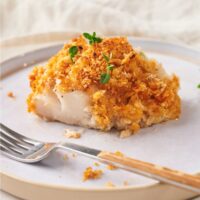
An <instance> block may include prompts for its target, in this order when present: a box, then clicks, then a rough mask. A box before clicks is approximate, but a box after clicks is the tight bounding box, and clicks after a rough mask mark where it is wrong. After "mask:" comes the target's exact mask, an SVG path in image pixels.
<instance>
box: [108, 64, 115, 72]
mask: <svg viewBox="0 0 200 200" xmlns="http://www.w3.org/2000/svg"><path fill="white" fill-rule="evenodd" d="M114 67H115V66H114V65H112V64H110V65H108V66H107V70H109V71H112V70H113V68H114Z"/></svg>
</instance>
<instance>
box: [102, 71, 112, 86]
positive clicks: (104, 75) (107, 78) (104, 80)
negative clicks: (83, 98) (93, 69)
mask: <svg viewBox="0 0 200 200" xmlns="http://www.w3.org/2000/svg"><path fill="white" fill-rule="evenodd" d="M109 80H110V74H108V73H104V74H101V79H100V82H101V83H102V84H105V83H108V81H109Z"/></svg>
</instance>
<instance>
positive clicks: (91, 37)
mask: <svg viewBox="0 0 200 200" xmlns="http://www.w3.org/2000/svg"><path fill="white" fill-rule="evenodd" d="M83 36H84V37H85V38H86V39H88V40H89V44H91V45H92V44H94V43H100V42H101V41H102V39H101V38H100V37H96V32H93V34H92V35H90V34H89V33H83Z"/></svg>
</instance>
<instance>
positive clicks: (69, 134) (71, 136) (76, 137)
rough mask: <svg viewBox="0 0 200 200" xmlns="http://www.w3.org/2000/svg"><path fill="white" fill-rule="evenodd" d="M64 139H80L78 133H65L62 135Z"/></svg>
mask: <svg viewBox="0 0 200 200" xmlns="http://www.w3.org/2000/svg"><path fill="white" fill-rule="evenodd" d="M64 136H65V137H66V138H74V139H79V138H80V137H81V134H80V133H79V132H67V133H65V134H64Z"/></svg>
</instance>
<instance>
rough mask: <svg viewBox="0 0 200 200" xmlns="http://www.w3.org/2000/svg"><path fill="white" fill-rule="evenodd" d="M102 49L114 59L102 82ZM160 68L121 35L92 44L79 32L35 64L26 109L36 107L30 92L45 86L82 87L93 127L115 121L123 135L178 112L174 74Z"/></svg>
mask: <svg viewBox="0 0 200 200" xmlns="http://www.w3.org/2000/svg"><path fill="white" fill-rule="evenodd" d="M74 45H76V46H77V47H78V53H77V54H76V55H75V57H74V58H73V61H72V60H71V59H70V56H69V48H70V47H72V46H74ZM103 54H105V55H107V56H111V59H110V64H113V65H114V68H113V70H112V71H111V72H110V75H111V78H110V80H109V82H108V83H106V84H102V83H100V77H101V74H102V73H105V72H106V67H107V62H106V60H105V58H104V57H103ZM160 69H161V65H160V64H159V63H158V62H156V61H155V60H154V59H148V58H147V57H145V56H144V54H143V53H141V52H139V51H137V50H135V49H133V47H132V46H131V45H130V44H129V43H128V41H127V39H126V38H124V37H114V38H104V39H103V40H102V42H100V43H95V44H93V45H90V44H88V42H87V41H86V40H85V39H84V37H83V36H80V37H78V38H75V39H73V40H72V41H71V42H69V43H68V44H65V45H64V47H63V48H62V49H61V50H60V51H59V52H58V53H57V54H56V55H55V56H54V57H52V58H51V59H50V60H49V61H48V63H47V64H46V65H45V66H37V67H35V68H34V69H33V71H32V73H31V74H30V77H29V79H30V86H31V89H32V93H31V94H30V95H29V97H28V99H27V103H28V110H29V111H30V112H34V110H35V104H34V97H35V96H36V95H37V94H39V93H42V92H43V91H45V90H48V89H51V90H52V89H53V90H58V91H60V92H68V91H74V90H80V91H84V92H86V93H87V94H88V95H89V96H90V104H91V110H92V114H93V115H94V116H95V120H96V124H97V128H99V129H102V130H109V129H110V128H111V127H115V128H117V129H119V130H128V132H123V136H124V135H129V134H130V133H129V132H130V131H131V132H132V133H133V132H136V131H137V130H139V129H140V127H146V126H150V125H152V124H155V123H160V122H162V121H167V120H170V119H176V118H178V117H179V115H180V98H179V96H178V94H177V92H178V89H179V80H178V78H177V77H176V76H175V75H173V76H167V75H163V73H162V71H160Z"/></svg>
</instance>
